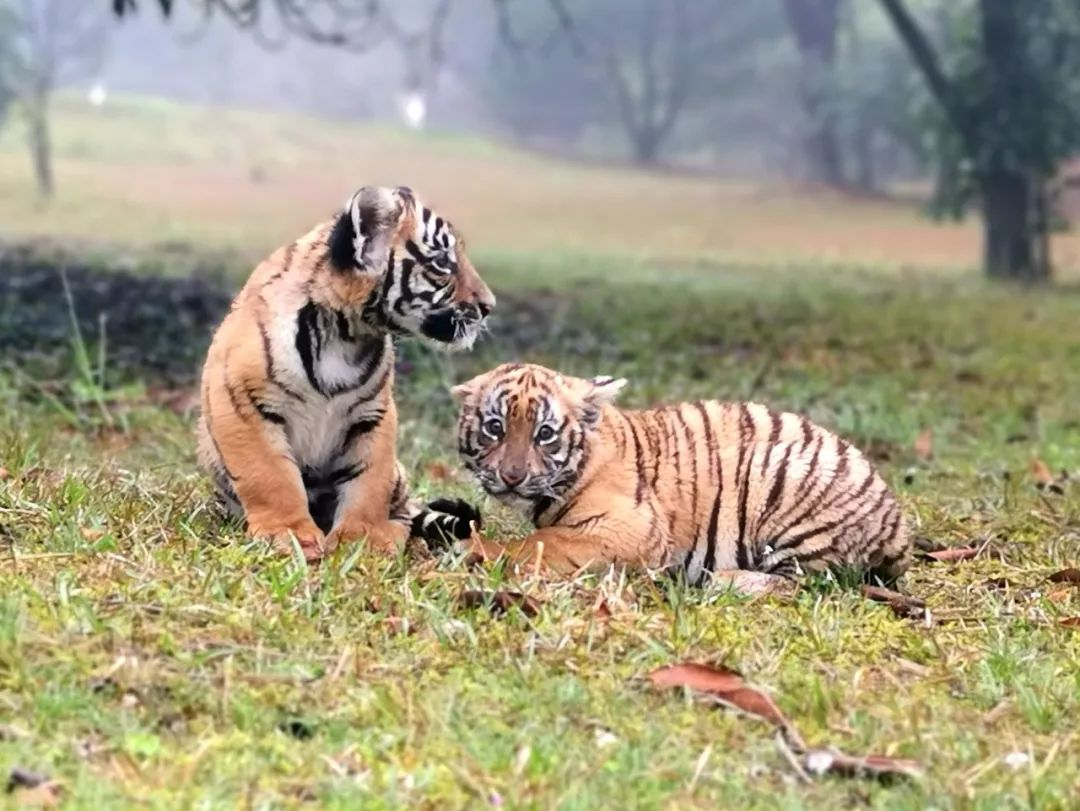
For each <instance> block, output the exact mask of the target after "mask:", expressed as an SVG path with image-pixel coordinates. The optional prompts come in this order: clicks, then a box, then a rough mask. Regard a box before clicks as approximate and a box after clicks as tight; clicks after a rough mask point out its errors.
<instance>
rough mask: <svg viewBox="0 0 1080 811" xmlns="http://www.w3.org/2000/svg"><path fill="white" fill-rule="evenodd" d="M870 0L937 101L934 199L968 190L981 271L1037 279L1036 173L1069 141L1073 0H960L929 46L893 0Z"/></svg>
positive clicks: (1072, 130) (1042, 178) (1042, 185)
mask: <svg viewBox="0 0 1080 811" xmlns="http://www.w3.org/2000/svg"><path fill="white" fill-rule="evenodd" d="M880 3H881V6H882V8H883V10H884V11H885V13H886V14H887V15H888V17H889V19H890V20H891V22H892V24H893V26H894V28H895V30H896V33H897V35H898V36H899V37H900V39H901V40H902V41H903V43H904V45H905V46H906V48H907V50H908V51H909V53H910V55H911V58H912V59H913V61H914V63H915V64H916V65H917V67H918V69H919V71H920V72H921V74H922V76H923V78H924V80H925V82H926V85H927V87H928V88H929V90H930V92H931V93H932V95H933V97H934V99H935V101H936V102H937V104H938V105H939V106H940V109H941V111H942V116H941V126H940V127H939V128H938V131H937V133H936V140H935V151H936V153H937V157H938V159H939V161H940V162H941V165H942V170H941V172H940V173H939V176H940V181H941V182H939V190H938V193H939V198H940V200H941V202H942V203H943V204H944V206H945V208H946V209H947V210H950V211H953V212H956V213H960V212H962V211H963V210H964V209H965V208H966V207H967V206H968V205H969V204H971V203H972V202H973V201H975V200H976V199H977V200H978V202H979V204H980V208H981V211H982V218H983V234H984V237H983V245H984V248H983V266H984V270H985V272H986V274H987V275H988V276H990V277H993V278H1002V279H1012V280H1018V281H1024V282H1039V281H1045V280H1047V279H1049V278H1050V275H1051V258H1050V250H1049V229H1050V225H1051V220H1052V217H1051V214H1050V208H1051V201H1050V200H1049V199H1048V185H1049V183H1050V181H1051V180H1052V179H1053V178H1054V177H1055V175H1056V174H1057V173H1058V171H1059V168H1060V166H1061V163H1062V162H1063V161H1064V160H1065V159H1066V158H1067V157H1069V156H1070V155H1071V154H1073V153H1074V152H1075V151H1076V150H1077V149H1080V4H1078V3H1077V2H1076V0H1024V2H1016V0H969V2H965V4H964V6H963V11H964V12H965V13H962V14H960V15H959V16H958V27H957V29H956V30H955V31H954V32H953V36H952V37H951V38H949V40H948V41H947V43H946V47H945V48H939V47H938V46H936V45H935V43H934V42H933V41H932V39H931V37H930V36H928V35H927V33H926V30H925V29H924V27H923V26H922V25H921V24H920V23H919V22H918V20H917V19H916V17H915V16H914V15H913V14H912V13H911V11H910V10H909V8H908V6H907V4H906V3H905V1H904V0H880ZM943 55H944V57H945V58H946V59H947V60H948V64H947V65H946V63H945V62H944V61H943Z"/></svg>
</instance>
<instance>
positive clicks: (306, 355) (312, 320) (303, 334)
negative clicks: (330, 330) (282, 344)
mask: <svg viewBox="0 0 1080 811" xmlns="http://www.w3.org/2000/svg"><path fill="white" fill-rule="evenodd" d="M321 350H322V338H321V334H320V332H319V308H318V307H317V306H316V305H315V304H314V303H313V302H311V301H309V302H308V303H307V304H305V305H304V306H303V307H301V308H300V309H299V310H298V311H297V313H296V351H297V352H298V353H299V354H300V362H301V363H302V364H303V365H304V374H306V375H307V379H308V383H310V384H311V388H313V389H315V391H317V392H318V393H319V394H322V393H323V390H322V386H321V385H320V383H319V378H318V375H317V374H316V373H315V362H316V360H317V359H318V357H319V354H320V352H321Z"/></svg>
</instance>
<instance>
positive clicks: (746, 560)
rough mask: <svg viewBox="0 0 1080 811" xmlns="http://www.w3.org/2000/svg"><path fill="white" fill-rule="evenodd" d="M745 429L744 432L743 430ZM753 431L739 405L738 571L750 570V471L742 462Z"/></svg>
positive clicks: (747, 414) (751, 421) (751, 420)
mask: <svg viewBox="0 0 1080 811" xmlns="http://www.w3.org/2000/svg"><path fill="white" fill-rule="evenodd" d="M744 429H745V430H744ZM753 430H754V418H753V415H751V414H750V410H749V409H748V408H747V407H746V406H745V405H743V404H741V403H740V404H739V460H738V462H737V464H736V465H735V480H736V481H737V482H738V484H739V507H738V518H737V523H738V526H739V536H738V539H737V540H736V542H735V560H736V564H737V565H738V567H739V568H740V569H749V568H750V553H749V550H748V548H747V543H746V502H747V499H748V498H749V496H750V471H749V470H743V460H744V459H745V458H746V453H747V450H749V449H750V445H749V444H748V440H749V439H750V435H751V434H752V433H753ZM749 461H750V462H752V461H753V453H751V454H750V460H749ZM748 467H749V465H748Z"/></svg>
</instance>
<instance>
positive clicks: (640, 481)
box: [623, 414, 645, 504]
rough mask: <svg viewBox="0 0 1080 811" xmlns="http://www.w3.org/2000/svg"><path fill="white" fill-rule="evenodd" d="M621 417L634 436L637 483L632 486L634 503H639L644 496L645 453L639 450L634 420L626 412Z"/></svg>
mask: <svg viewBox="0 0 1080 811" xmlns="http://www.w3.org/2000/svg"><path fill="white" fill-rule="evenodd" d="M623 419H625V420H626V422H627V424H628V425H629V426H630V434H631V436H633V438H634V467H635V468H636V469H637V485H636V486H635V487H634V503H635V504H640V503H641V502H642V500H644V498H645V454H644V453H643V452H642V450H641V440H640V439H639V438H638V432H637V428H636V427H635V426H634V421H633V420H632V419H630V418H629V417H628V416H627V415H626V414H623Z"/></svg>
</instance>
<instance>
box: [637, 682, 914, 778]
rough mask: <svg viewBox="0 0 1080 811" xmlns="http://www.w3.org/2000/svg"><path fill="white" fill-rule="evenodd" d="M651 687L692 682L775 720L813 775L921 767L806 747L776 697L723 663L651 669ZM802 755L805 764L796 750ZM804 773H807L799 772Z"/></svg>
mask: <svg viewBox="0 0 1080 811" xmlns="http://www.w3.org/2000/svg"><path fill="white" fill-rule="evenodd" d="M649 680H650V681H651V682H652V683H653V686H655V687H659V688H663V689H670V688H672V687H688V688H690V689H691V690H696V691H698V692H700V693H704V694H705V695H707V696H709V697H711V698H713V699H714V700H716V701H717V702H718V703H720V704H723V705H725V706H729V707H734V708H735V709H738V710H742V711H743V712H745V713H747V714H749V715H754V716H756V717H758V718H761V719H762V720H764V721H768V722H769V723H771V724H773V725H775V726H776V727H777V728H778V730H779V733H780V734H778V736H777V744H778V745H779V746H780V750H781V752H783V753H784V754H785V755H786V756H787V757H788V759H789V760H790V761H791V762H792V764H793V765H794V766H795V768H796V770H799V769H800V768H801V769H804V770H805V772H809V773H811V774H817V775H821V774H833V775H838V776H842V777H876V778H878V779H889V778H892V777H912V778H913V777H919V776H920V775H921V770H920V768H919V764H918V763H917V762H915V761H914V760H906V759H902V758H891V757H885V756H883V755H867V756H866V757H852V756H850V755H845V754H844V753H843V752H840V751H839V750H836V749H833V748H831V747H830V748H828V749H813V750H808V749H807V748H806V744H805V743H803V741H802V737H801V736H800V735H799V732H798V730H797V729H795V726H794V724H792V723H791V721H790V720H789V719H788V718H787V716H785V715H784V713H783V712H782V711H781V710H780V708H779V707H778V706H777V705H776V702H774V701H773V700H772V698H770V697H769V696H768V695H767V694H766V693H764V692H762V691H761V690H759V689H758V688H756V687H754V686H753V685H750V684H747V683H746V680H745V679H744V678H743V677H742V675H741V674H740V673H738V672H737V671H734V670H731V669H730V668H727V667H724V666H723V665H705V664H698V663H694V662H687V663H684V664H678V665H668V666H666V667H662V668H660V669H658V670H654V671H653V672H652V673H650V674H649ZM796 754H798V755H801V756H802V765H801V766H800V764H799V762H798V761H797V760H796V759H795V755H796ZM800 774H802V776H803V777H804V778H805V777H806V774H803V773H802V772H800Z"/></svg>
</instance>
